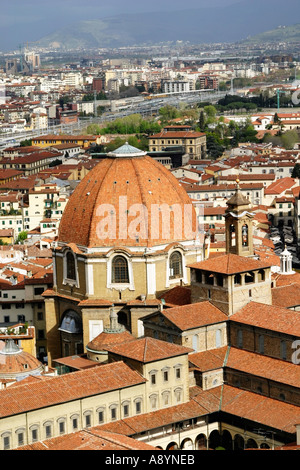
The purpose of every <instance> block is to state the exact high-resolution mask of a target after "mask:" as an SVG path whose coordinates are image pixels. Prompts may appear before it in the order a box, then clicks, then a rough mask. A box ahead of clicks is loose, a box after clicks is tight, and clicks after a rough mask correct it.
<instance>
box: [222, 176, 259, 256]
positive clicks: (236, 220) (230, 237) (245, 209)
mask: <svg viewBox="0 0 300 470" xmlns="http://www.w3.org/2000/svg"><path fill="white" fill-rule="evenodd" d="M236 182H237V187H236V191H235V194H234V195H233V196H232V197H231V198H230V199H229V200H228V201H227V209H226V211H225V234H226V253H232V254H235V255H239V256H250V257H251V256H254V252H253V217H254V214H253V213H251V212H250V211H249V208H250V201H249V199H248V198H246V197H245V196H243V194H242V192H241V190H240V185H239V179H237V181H236Z"/></svg>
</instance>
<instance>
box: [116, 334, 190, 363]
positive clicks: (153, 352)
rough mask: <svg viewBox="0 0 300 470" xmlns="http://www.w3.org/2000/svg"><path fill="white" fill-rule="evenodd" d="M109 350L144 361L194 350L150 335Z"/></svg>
mask: <svg viewBox="0 0 300 470" xmlns="http://www.w3.org/2000/svg"><path fill="white" fill-rule="evenodd" d="M107 350H108V351H109V352H111V353H113V354H117V355H118V356H121V357H128V358H131V359H134V360H136V361H139V362H142V363H147V362H153V361H159V360H161V359H165V358H168V357H174V356H181V355H183V354H188V353H189V352H191V351H192V349H190V348H185V347H183V346H179V345H177V344H173V343H167V342H166V341H161V340H158V339H155V338H150V337H145V338H139V339H137V340H135V341H130V342H129V343H124V344H120V345H117V346H114V347H111V348H107Z"/></svg>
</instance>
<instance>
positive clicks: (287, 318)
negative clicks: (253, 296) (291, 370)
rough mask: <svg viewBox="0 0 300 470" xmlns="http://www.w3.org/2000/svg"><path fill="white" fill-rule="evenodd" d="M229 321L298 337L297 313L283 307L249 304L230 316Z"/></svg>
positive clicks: (299, 330)
mask: <svg viewBox="0 0 300 470" xmlns="http://www.w3.org/2000/svg"><path fill="white" fill-rule="evenodd" d="M230 321H234V322H238V323H243V324H247V325H251V326H256V327H259V328H264V329H267V330H269V329H270V328H272V330H273V331H278V332H281V333H285V334H288V335H292V336H299V337H300V322H299V313H298V312H294V311H293V310H289V309H287V308H283V307H277V306H274V305H267V304H263V303H259V302H249V303H248V304H247V305H245V306H244V307H242V308H241V309H240V310H239V311H238V312H236V313H234V314H232V315H231V317H230Z"/></svg>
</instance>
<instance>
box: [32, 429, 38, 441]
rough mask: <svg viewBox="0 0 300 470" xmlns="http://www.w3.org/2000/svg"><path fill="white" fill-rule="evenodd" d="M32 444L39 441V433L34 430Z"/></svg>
mask: <svg viewBox="0 0 300 470" xmlns="http://www.w3.org/2000/svg"><path fill="white" fill-rule="evenodd" d="M31 438H32V442H36V441H37V440H38V432H37V429H33V430H32V432H31Z"/></svg>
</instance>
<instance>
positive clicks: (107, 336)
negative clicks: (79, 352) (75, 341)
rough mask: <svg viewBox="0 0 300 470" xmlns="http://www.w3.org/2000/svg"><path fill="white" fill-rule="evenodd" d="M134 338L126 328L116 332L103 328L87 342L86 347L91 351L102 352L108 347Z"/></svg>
mask: <svg viewBox="0 0 300 470" xmlns="http://www.w3.org/2000/svg"><path fill="white" fill-rule="evenodd" d="M134 339H135V338H134V337H133V336H132V335H131V334H130V333H129V332H128V331H127V330H124V331H120V332H118V333H117V332H115V331H111V332H110V331H109V330H104V331H103V332H102V333H100V334H99V335H98V336H96V338H94V339H93V340H92V341H90V342H89V343H88V345H87V347H86V349H87V350H88V351H91V352H102V351H106V349H107V348H108V347H111V346H114V345H117V344H120V343H125V342H129V341H133V340H134Z"/></svg>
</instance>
